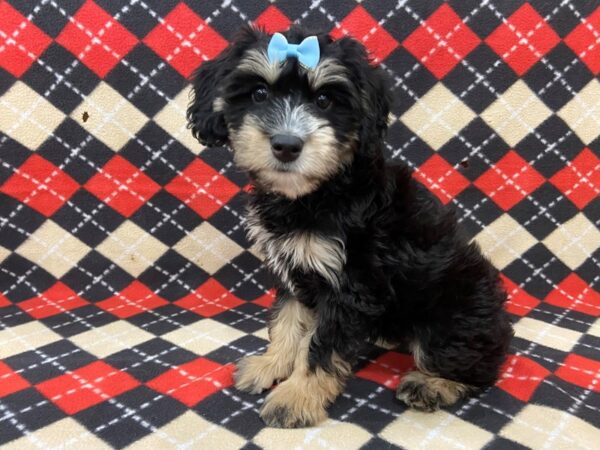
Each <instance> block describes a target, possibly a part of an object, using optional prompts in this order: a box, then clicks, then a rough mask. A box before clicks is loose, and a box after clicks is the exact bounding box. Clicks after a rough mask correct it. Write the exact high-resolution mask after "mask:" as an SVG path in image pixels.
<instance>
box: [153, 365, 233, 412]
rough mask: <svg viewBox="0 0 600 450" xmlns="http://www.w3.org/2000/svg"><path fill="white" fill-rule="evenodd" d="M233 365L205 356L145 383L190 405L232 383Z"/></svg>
mask: <svg viewBox="0 0 600 450" xmlns="http://www.w3.org/2000/svg"><path fill="white" fill-rule="evenodd" d="M233 371H234V366H233V365H230V364H228V365H226V366H222V365H220V364H217V363H216V362H214V361H211V360H209V359H206V358H198V359H195V360H194V361H191V362H189V363H186V364H183V365H181V366H179V367H174V368H173V369H171V370H169V371H167V372H165V373H163V374H162V375H160V376H158V377H156V378H154V379H153V380H150V381H149V382H148V383H147V384H148V386H149V387H151V388H152V389H154V390H156V391H158V392H161V393H163V394H166V395H170V396H171V397H173V398H176V399H177V400H179V401H180V402H181V403H183V404H185V405H187V406H189V407H192V406H194V405H195V404H197V403H198V402H200V401H201V400H203V399H205V398H206V397H208V396H209V395H211V394H214V393H215V392H217V391H220V390H221V389H224V388H226V387H229V386H231V385H232V384H233Z"/></svg>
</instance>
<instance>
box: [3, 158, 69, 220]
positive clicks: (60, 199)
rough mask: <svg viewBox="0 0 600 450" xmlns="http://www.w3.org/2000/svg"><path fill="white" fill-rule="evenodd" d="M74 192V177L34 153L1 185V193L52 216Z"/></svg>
mask: <svg viewBox="0 0 600 450" xmlns="http://www.w3.org/2000/svg"><path fill="white" fill-rule="evenodd" d="M77 189H79V184H78V183H77V182H76V181H75V180H74V179H73V178H71V177H70V176H69V175H67V174H66V173H64V172H63V171H62V170H60V169H59V168H58V167H56V166H55V165H53V164H52V163H50V162H48V161H46V160H45V159H44V158H42V157H41V156H38V155H35V154H34V155H31V156H30V157H29V159H28V160H27V161H25V163H24V164H23V165H22V166H21V167H19V170H18V172H15V173H14V174H13V175H11V177H10V178H9V179H8V180H6V182H5V183H4V184H3V185H2V186H0V192H3V193H5V194H8V195H10V196H11V197H15V198H16V199H18V200H20V201H22V202H25V203H27V205H29V206H30V207H31V208H33V209H35V210H37V211H39V212H41V213H42V214H44V215H45V216H51V215H52V214H54V212H56V210H58V208H60V207H61V206H62V205H63V204H64V203H65V202H66V201H67V200H69V199H70V198H71V197H72V196H73V194H74V193H75V191H76V190H77Z"/></svg>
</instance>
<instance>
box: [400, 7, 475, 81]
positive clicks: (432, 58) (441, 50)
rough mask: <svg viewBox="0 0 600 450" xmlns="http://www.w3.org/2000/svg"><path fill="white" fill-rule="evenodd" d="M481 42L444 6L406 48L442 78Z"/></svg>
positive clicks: (413, 34) (416, 31)
mask: <svg viewBox="0 0 600 450" xmlns="http://www.w3.org/2000/svg"><path fill="white" fill-rule="evenodd" d="M479 42H480V40H479V38H478V37H477V35H476V34H475V33H473V31H471V29H470V28H469V27H468V26H467V25H466V24H465V23H464V22H463V21H462V19H461V18H460V17H459V16H458V14H456V13H455V12H454V10H453V9H452V8H451V7H450V6H448V5H447V4H446V3H444V4H443V5H442V6H440V7H439V8H438V9H437V10H436V11H435V12H434V13H433V14H431V16H429V18H428V19H427V20H426V21H425V22H424V23H422V24H421V26H420V27H418V28H417V29H416V30H415V31H413V32H412V34H410V35H409V36H408V37H407V38H406V39H405V40H404V42H403V43H402V45H403V46H404V47H405V48H406V49H407V50H408V51H409V52H410V53H411V54H412V55H413V56H414V57H415V58H417V59H418V60H419V61H420V62H421V63H422V64H424V65H425V67H427V68H428V69H429V71H430V72H431V73H433V74H434V75H435V76H436V77H437V78H438V79H440V78H443V77H444V76H445V75H446V74H447V73H448V72H450V71H451V70H452V69H453V68H454V67H455V66H456V65H457V64H458V63H459V62H460V61H461V60H462V59H464V58H465V57H466V56H467V55H468V54H469V53H471V52H472V51H473V49H474V48H475V47H477V45H478V44H479Z"/></svg>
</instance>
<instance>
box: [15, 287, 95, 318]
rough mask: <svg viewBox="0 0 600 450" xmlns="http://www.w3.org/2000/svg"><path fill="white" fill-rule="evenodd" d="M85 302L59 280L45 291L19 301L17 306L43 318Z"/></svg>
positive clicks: (36, 316)
mask: <svg viewBox="0 0 600 450" xmlns="http://www.w3.org/2000/svg"><path fill="white" fill-rule="evenodd" d="M87 304H88V302H87V301H85V300H83V299H82V298H81V297H79V296H78V295H77V294H76V293H75V292H74V291H73V290H71V289H70V288H68V287H67V286H65V285H64V284H63V283H61V282H60V281H59V282H58V283H56V284H55V285H54V286H52V287H51V288H50V289H48V290H47V291H46V292H44V293H42V294H41V295H39V296H37V297H33V298H31V299H29V300H25V301H23V302H20V303H18V306H19V308H21V309H22V310H23V311H25V312H26V313H27V314H29V315H30V316H31V317H34V318H36V319H43V318H45V317H50V316H54V315H56V314H60V313H62V312H65V311H70V310H72V309H75V308H78V307H80V306H83V305H87Z"/></svg>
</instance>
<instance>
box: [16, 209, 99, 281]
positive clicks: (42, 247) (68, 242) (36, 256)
mask: <svg viewBox="0 0 600 450" xmlns="http://www.w3.org/2000/svg"><path fill="white" fill-rule="evenodd" d="M90 250H91V249H90V247H88V246H87V245H86V244H84V243H83V242H81V241H80V240H79V239H77V238H76V237H75V236H73V235H72V234H71V233H69V232H68V231H67V230H65V229H64V228H61V227H60V226H58V225H57V224H56V223H54V222H53V221H52V220H47V221H46V222H44V224H43V225H42V226H41V227H39V228H38V229H37V230H36V231H35V233H33V234H32V235H31V236H30V237H29V239H27V240H26V241H25V242H24V243H23V244H21V245H20V246H19V247H18V248H17V249H16V250H15V252H16V253H18V254H19V255H21V256H23V257H24V258H27V259H28V260H29V261H31V262H33V263H35V264H37V265H38V266H40V267H42V268H43V269H44V270H46V271H48V272H50V273H51V274H52V275H54V276H55V277H56V278H60V277H61V276H63V275H64V274H65V273H67V272H68V271H69V270H71V268H72V267H74V266H76V265H77V263H78V262H79V260H81V258H83V257H84V256H85V255H87V254H88V252H89V251H90Z"/></svg>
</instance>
